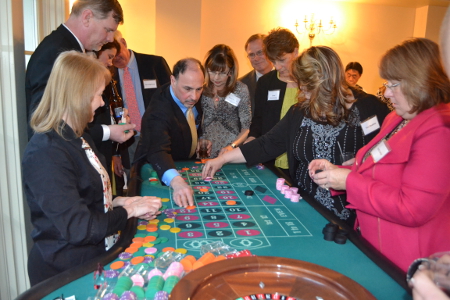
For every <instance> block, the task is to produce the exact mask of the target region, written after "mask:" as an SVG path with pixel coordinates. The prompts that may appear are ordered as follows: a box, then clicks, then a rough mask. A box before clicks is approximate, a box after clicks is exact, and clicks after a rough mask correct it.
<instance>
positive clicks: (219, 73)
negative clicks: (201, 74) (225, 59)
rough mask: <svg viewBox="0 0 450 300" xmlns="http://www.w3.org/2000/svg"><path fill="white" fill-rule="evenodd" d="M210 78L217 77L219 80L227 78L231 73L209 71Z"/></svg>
mask: <svg viewBox="0 0 450 300" xmlns="http://www.w3.org/2000/svg"><path fill="white" fill-rule="evenodd" d="M208 74H209V77H211V78H214V77H215V76H217V77H219V78H223V77H226V76H228V75H229V74H230V71H228V72H219V71H210V70H208Z"/></svg>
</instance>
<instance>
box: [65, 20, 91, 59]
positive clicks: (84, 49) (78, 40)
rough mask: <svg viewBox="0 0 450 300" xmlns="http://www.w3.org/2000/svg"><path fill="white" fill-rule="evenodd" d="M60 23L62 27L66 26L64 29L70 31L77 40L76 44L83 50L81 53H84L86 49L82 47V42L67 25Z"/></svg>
mask: <svg viewBox="0 0 450 300" xmlns="http://www.w3.org/2000/svg"><path fill="white" fill-rule="evenodd" d="M62 25H63V26H64V27H66V29H67V30H69V32H70V33H71V34H72V35H73V37H74V38H75V39H76V40H77V42H78V44H79V45H80V47H81V51H83V53H86V49H84V46H83V44H82V43H81V42H80V40H79V39H78V38H77V36H76V35H75V34H74V33H73V32H72V30H70V29H69V27H67V25H66V24H64V23H62Z"/></svg>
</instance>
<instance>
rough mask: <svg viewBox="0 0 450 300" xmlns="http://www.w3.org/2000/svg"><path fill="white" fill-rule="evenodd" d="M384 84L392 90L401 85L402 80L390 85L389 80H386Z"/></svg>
mask: <svg viewBox="0 0 450 300" xmlns="http://www.w3.org/2000/svg"><path fill="white" fill-rule="evenodd" d="M383 85H384V87H385V88H387V89H391V90H392V89H393V88H395V87H396V86H399V85H400V82H397V83H393V84H391V85H389V84H388V83H387V81H386V82H383Z"/></svg>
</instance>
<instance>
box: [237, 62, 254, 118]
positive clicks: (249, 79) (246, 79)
mask: <svg viewBox="0 0 450 300" xmlns="http://www.w3.org/2000/svg"><path fill="white" fill-rule="evenodd" d="M239 81H241V82H243V83H245V84H246V85H247V87H248V92H249V94H250V103H251V105H252V116H253V115H254V113H255V91H256V82H257V81H256V71H255V70H252V71H250V72H248V73H247V74H245V75H244V76H242V77H241V78H239Z"/></svg>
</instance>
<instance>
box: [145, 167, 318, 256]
mask: <svg viewBox="0 0 450 300" xmlns="http://www.w3.org/2000/svg"><path fill="white" fill-rule="evenodd" d="M202 168H203V164H199V163H194V162H192V163H183V164H182V165H181V164H177V169H178V171H179V173H180V174H181V175H182V177H183V178H184V179H185V180H186V181H187V182H188V183H189V185H190V186H191V187H192V189H193V190H194V201H195V208H190V209H187V208H186V209H185V208H177V207H173V209H175V212H176V214H175V215H174V216H173V218H174V221H175V222H174V224H172V226H173V227H177V228H180V229H181V231H180V232H178V233H177V234H176V236H175V237H176V241H175V243H176V248H178V247H180V248H185V249H188V250H190V251H196V250H199V249H200V248H201V246H202V245H204V244H207V243H211V242H213V241H216V240H221V241H223V242H225V243H227V244H229V245H230V246H232V247H234V248H236V249H249V250H253V249H258V248H264V247H270V246H271V240H272V242H273V239H272V238H289V237H292V238H294V237H307V236H312V235H311V233H310V232H309V231H308V229H307V228H306V227H305V226H304V225H303V224H302V222H301V221H300V220H299V219H298V218H297V217H296V215H295V213H294V212H293V211H292V210H291V209H289V208H288V207H287V206H286V205H284V202H285V201H289V199H284V196H283V195H282V194H281V193H280V192H279V191H277V190H276V188H275V183H276V179H277V178H276V176H275V175H274V174H273V173H272V172H271V171H269V170H266V169H261V168H247V167H246V166H244V165H231V164H230V165H226V166H224V167H223V168H222V169H221V170H219V171H218V172H217V173H216V174H215V177H214V178H211V180H203V179H202V177H201V172H202ZM143 179H144V182H146V178H143ZM144 190H145V189H143V191H144ZM148 191H151V189H149V190H148ZM249 191H252V192H253V193H249ZM171 196H172V193H171ZM171 196H170V197H171ZM170 200H171V201H170V204H169V203H167V205H169V206H173V203H174V202H173V201H172V199H170Z"/></svg>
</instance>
